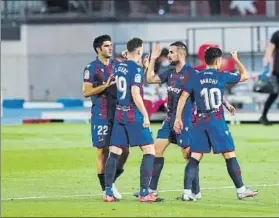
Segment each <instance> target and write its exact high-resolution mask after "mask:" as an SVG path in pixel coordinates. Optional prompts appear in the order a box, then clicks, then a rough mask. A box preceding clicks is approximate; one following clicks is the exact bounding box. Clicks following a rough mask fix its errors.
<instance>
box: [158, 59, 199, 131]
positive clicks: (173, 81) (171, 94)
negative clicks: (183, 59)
mask: <svg viewBox="0 0 279 218" xmlns="http://www.w3.org/2000/svg"><path fill="white" fill-rule="evenodd" d="M194 73H196V71H195V70H194V69H193V68H192V67H191V66H188V65H186V64H185V65H184V66H183V68H182V69H181V71H180V72H176V71H175V69H170V70H168V71H166V72H164V73H162V74H159V75H158V76H159V77H160V80H161V83H167V86H168V89H167V90H168V103H167V107H168V115H167V120H168V122H169V123H170V124H171V125H173V124H174V121H175V116H176V108H177V104H178V100H179V97H180V95H181V93H182V91H183V89H184V86H185V84H186V83H187V81H188V80H189V78H190V74H194ZM193 102H194V99H193V98H191V99H189V100H188V101H187V102H186V105H185V107H184V111H183V123H184V125H185V126H188V127H191V126H192V113H193V110H194V107H193Z"/></svg>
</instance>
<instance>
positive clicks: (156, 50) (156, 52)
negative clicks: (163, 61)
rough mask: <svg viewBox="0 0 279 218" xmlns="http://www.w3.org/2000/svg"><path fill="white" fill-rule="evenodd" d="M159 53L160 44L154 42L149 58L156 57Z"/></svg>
mask: <svg viewBox="0 0 279 218" xmlns="http://www.w3.org/2000/svg"><path fill="white" fill-rule="evenodd" d="M160 54H161V46H160V44H159V43H156V45H155V46H154V48H153V49H152V53H151V59H157V58H158V57H159V56H160Z"/></svg>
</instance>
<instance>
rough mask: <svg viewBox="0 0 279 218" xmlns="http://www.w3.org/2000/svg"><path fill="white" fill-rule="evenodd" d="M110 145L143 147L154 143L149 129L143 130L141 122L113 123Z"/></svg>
mask: <svg viewBox="0 0 279 218" xmlns="http://www.w3.org/2000/svg"><path fill="white" fill-rule="evenodd" d="M110 144H111V145H113V146H117V147H123V146H144V145H150V144H154V141H153V138H152V132H151V130H150V128H144V127H143V126H142V122H141V123H138V122H136V123H127V124H120V123H118V122H115V123H114V125H113V128H112V134H111V141H110Z"/></svg>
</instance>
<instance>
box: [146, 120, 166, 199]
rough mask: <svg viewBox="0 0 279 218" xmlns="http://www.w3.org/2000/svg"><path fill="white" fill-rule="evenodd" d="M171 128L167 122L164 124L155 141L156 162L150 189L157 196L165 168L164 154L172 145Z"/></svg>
mask: <svg viewBox="0 0 279 218" xmlns="http://www.w3.org/2000/svg"><path fill="white" fill-rule="evenodd" d="M170 132H171V128H170V126H169V124H168V123H167V121H164V122H163V125H162V128H161V129H159V131H158V135H157V139H156V140H155V160H154V167H153V173H152V178H151V182H150V185H149V188H150V189H151V191H153V192H154V193H155V194H157V187H158V183H159V178H160V175H161V172H162V170H163V168H164V163H165V158H164V153H165V150H166V148H167V147H168V145H169V144H170V141H169V137H170Z"/></svg>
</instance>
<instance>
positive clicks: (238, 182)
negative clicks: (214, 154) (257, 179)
mask: <svg viewBox="0 0 279 218" xmlns="http://www.w3.org/2000/svg"><path fill="white" fill-rule="evenodd" d="M223 157H224V158H225V160H226V165H227V170H228V173H229V175H230V177H231V179H232V181H233V183H234V185H235V188H236V192H237V197H238V199H239V200H242V199H244V198H247V197H254V196H256V195H257V194H258V190H252V189H250V188H247V187H245V186H244V184H243V181H242V175H241V169H240V166H239V164H238V161H237V158H236V155H235V152H234V151H231V152H225V153H223Z"/></svg>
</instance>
